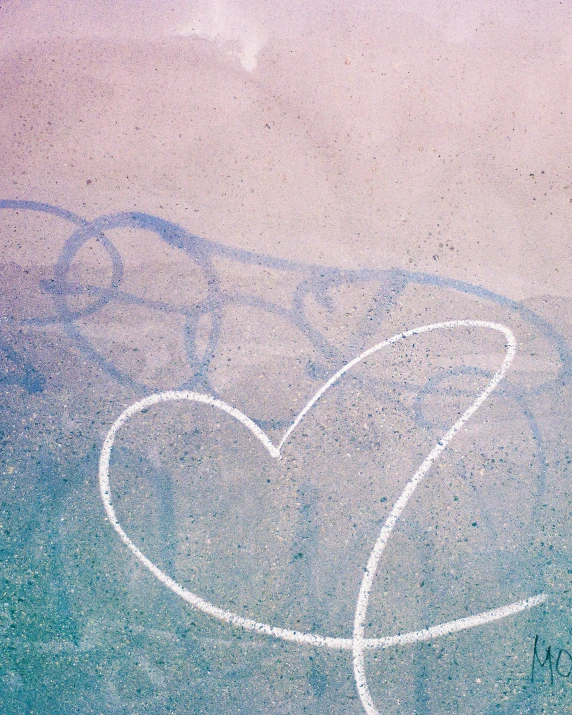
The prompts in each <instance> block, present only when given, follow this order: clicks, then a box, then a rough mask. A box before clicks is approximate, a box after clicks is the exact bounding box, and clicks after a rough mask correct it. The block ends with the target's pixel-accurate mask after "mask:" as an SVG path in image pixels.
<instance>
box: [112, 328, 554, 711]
mask: <svg viewBox="0 0 572 715" xmlns="http://www.w3.org/2000/svg"><path fill="white" fill-rule="evenodd" d="M459 327H466V328H471V327H474V328H486V329H489V330H494V331H497V332H500V333H502V334H503V335H504V336H505V338H506V354H505V357H504V359H503V361H502V365H501V367H500V369H499V370H497V371H496V372H495V374H494V375H493V377H492V379H491V380H490V381H489V382H488V384H487V385H486V387H485V388H484V389H483V390H482V391H481V392H480V393H479V395H478V396H477V398H476V399H475V401H474V402H473V403H472V404H471V405H470V406H469V407H468V408H467V409H466V410H465V412H464V413H463V414H462V416H461V417H460V418H459V419H458V420H457V421H456V422H455V423H454V424H453V425H452V426H451V427H450V428H449V429H448V430H447V432H446V433H445V434H444V435H443V436H442V437H441V438H440V439H439V440H438V441H437V443H436V444H435V446H434V447H433V449H432V450H431V451H430V453H429V454H428V455H427V457H425V459H424V460H423V462H422V463H421V465H420V466H419V468H418V469H417V471H416V472H415V474H414V475H413V476H412V477H411V479H410V480H409V481H408V482H407V484H406V485H405V487H404V489H403V491H402V493H401V495H400V496H399V498H398V499H397V501H396V502H395V504H394V505H393V507H392V509H391V511H390V513H389V516H388V517H387V519H386V520H385V523H384V524H383V526H382V529H381V532H380V534H379V536H378V538H377V540H376V542H375V544H374V547H373V549H372V551H371V554H370V556H369V559H368V562H367V566H366V568H365V570H364V576H363V579H362V583H361V586H360V589H359V594H358V597H357V602H356V608H355V617H354V624H353V637H352V638H333V637H330V636H323V635H319V634H315V633H303V632H300V631H294V630H290V629H287V628H280V627H277V626H272V625H270V624H267V623H260V622H258V621H255V620H252V619H250V618H244V617H243V616H239V615H238V614H237V613H234V612H232V611H228V610H225V609H223V608H220V607H218V606H216V605H214V604H212V603H210V602H209V601H206V600H204V599H203V598H201V597H200V596H199V595H197V594H196V593H194V592H192V591H189V590H188V589H185V588H183V587H182V586H180V585H179V584H178V583H177V582H176V581H175V580H174V579H172V578H171V577H170V576H168V575H167V574H166V573H164V572H163V571H162V570H161V569H159V568H158V567H157V566H156V565H155V564H154V563H153V562H152V561H151V560H150V559H148V558H147V557H146V556H145V554H144V553H143V552H142V551H141V550H140V549H139V548H138V547H137V546H136V545H135V544H134V543H133V541H131V539H130V538H129V536H128V535H127V534H126V532H125V531H124V529H123V527H122V526H121V524H120V522H119V520H118V518H117V515H116V513H115V509H114V507H113V503H112V497H111V485H110V476H109V467H110V459H111V452H112V449H113V445H114V442H115V437H116V435H117V433H118V431H119V430H120V429H121V427H123V426H124V425H125V424H126V423H127V422H128V421H129V420H130V419H131V418H132V417H133V416H135V415H136V414H138V413H140V412H142V411H143V410H146V409H148V408H149V407H150V406H152V405H155V404H159V403H162V402H170V401H180V400H188V401H191V402H197V403H201V404H204V405H210V406H211V407H213V408H215V409H219V410H221V411H223V412H226V413H227V414H228V415H230V416H231V417H233V418H234V419H236V420H237V421H238V422H239V423H241V424H242V425H243V426H244V427H245V428H246V429H248V430H249V431H250V432H251V433H252V434H253V435H254V436H255V437H256V438H257V439H258V440H259V441H260V442H261V443H262V444H263V446H264V447H265V449H266V450H267V451H268V453H269V454H270V456H271V457H273V458H275V459H278V458H279V457H280V452H281V449H282V447H283V445H284V444H285V442H286V441H287V440H288V438H289V436H290V435H291V434H292V432H293V431H294V430H295V429H296V427H297V426H298V424H299V423H300V422H301V421H302V419H303V418H304V416H305V415H306V414H307V413H308V411H309V410H311V409H312V407H313V406H314V405H315V404H316V403H317V402H318V400H319V399H320V398H321V397H322V396H323V395H324V394H325V393H326V392H327V390H329V389H330V388H331V387H332V386H333V385H335V384H336V382H338V381H339V380H340V379H341V378H342V377H343V376H344V375H345V374H346V373H347V372H348V371H349V370H351V369H352V368H353V367H354V366H355V365H357V364H358V363H359V362H361V361H362V360H364V359H366V358H367V357H369V356H371V355H373V354H374V353H376V352H378V351H379V350H381V349H383V348H385V347H387V346H390V345H392V344H394V343H397V342H398V341H400V340H404V339H406V338H409V337H411V336H414V335H420V334H422V333H426V332H430V331H435V330H446V329H452V328H459ZM515 354H516V340H515V337H514V334H513V333H512V331H511V330H510V328H508V327H506V326H504V325H501V324H499V323H493V322H488V321H482V320H453V321H448V322H443V323H434V324H431V325H424V326H421V327H418V328H414V329H412V330H407V331H405V332H403V333H399V334H397V335H394V336H393V337H391V338H388V339H387V340H384V341H383V342H381V343H378V344H377V345H374V346H373V347H371V348H369V349H368V350H366V351H364V352H363V353H361V354H360V355H358V356H357V357H355V358H354V359H353V360H351V361H350V362H348V363H347V364H346V365H344V366H343V367H342V368H341V369H340V370H338V372H336V373H335V374H334V375H333V376H332V377H331V378H330V379H329V380H328V381H327V382H326V383H325V384H324V385H323V386H322V387H321V388H320V389H319V390H318V391H317V392H316V394H315V395H314V396H313V397H312V398H311V399H310V400H309V402H308V403H307V404H306V405H305V406H304V407H303V409H302V410H301V411H300V412H299V413H298V415H297V416H296V418H295V419H294V421H293V422H292V424H291V425H290V427H289V428H288V429H287V430H286V432H285V434H284V436H283V438H282V440H281V441H280V443H279V445H278V446H275V445H274V444H273V443H272V442H271V440H270V439H269V437H268V436H267V434H266V433H265V432H264V431H263V430H262V429H261V428H260V427H259V426H258V425H257V424H256V423H255V422H253V421H252V420H251V419H250V418H249V417H247V416H246V415H245V414H244V413H242V412H241V411H240V410H238V409H236V408H235V407H232V406H231V405H228V404H227V403H225V402H223V401H222V400H218V399H216V398H214V397H212V396H210V395H204V394H200V393H197V392H191V391H167V392H161V393H156V394H153V395H150V396H149V397H146V398H143V399H142V400H139V401H137V402H135V403H134V404H132V405H131V406H130V407H128V408H127V409H126V410H124V411H123V412H122V414H121V415H120V416H119V417H118V418H117V419H116V420H115V422H114V423H113V425H112V426H111V428H110V430H109V432H108V433H107V435H106V437H105V440H104V442H103V446H102V449H101V454H100V459H99V486H100V494H101V498H102V501H103V505H104V508H105V511H106V513H107V517H108V519H109V521H110V523H111V525H112V526H113V528H114V529H115V531H116V532H117V533H118V535H119V537H120V538H121V540H122V541H123V543H124V544H125V545H126V546H127V548H128V549H129V550H130V551H131V553H132V554H133V555H134V556H135V557H136V558H137V559H138V560H139V561H140V562H141V563H142V564H143V565H144V566H145V567H146V568H147V569H148V570H149V571H150V572H151V573H152V574H153V575H154V576H155V577H156V578H157V579H158V580H159V581H160V582H161V583H163V584H164V585H165V586H167V588H169V589H171V591H173V592H174V593H176V594H177V595H178V596H180V597H181V598H182V599H183V600H185V601H186V602H187V603H189V604H190V605H191V606H193V607H194V608H197V609H198V610H200V611H203V612H204V613H206V614H207V615H209V616H212V617H214V618H217V619H219V620H221V621H223V622H225V623H229V624H231V625H233V626H235V627H239V628H243V629H246V630H249V631H253V632H255V633H259V634H261V635H267V636H272V637H274V638H280V639H282V640H285V641H291V642H294V643H299V644H306V645H312V646H317V647H325V648H333V649H347V650H350V649H351V650H352V654H353V668H354V677H355V683H356V687H357V691H358V694H359V697H360V700H361V702H362V705H363V707H364V710H365V711H366V713H367V715H379V713H378V710H377V708H376V706H375V704H374V702H373V699H372V696H371V693H370V690H369V686H368V682H367V677H366V668H365V651H366V650H369V649H375V648H388V647H390V646H394V645H399V644H402V645H403V644H409V643H415V642H419V641H427V640H431V639H433V638H436V637H439V636H444V635H446V634H448V633H454V632H458V631H461V630H465V629H467V628H474V627H476V626H480V625H484V624H485V623H490V622H492V621H495V620H499V619H502V618H506V617H508V616H511V615H514V614H516V613H519V612H522V611H524V610H527V609H530V608H533V607H534V606H537V605H539V604H541V603H543V602H544V601H546V595H545V594H543V593H540V594H538V595H535V596H533V597H531V598H527V599H524V600H521V601H516V602H513V603H510V604H507V605H505V606H502V607H499V608H495V609H492V610H489V611H484V612H482V613H478V614H475V615H473V616H469V617H466V618H461V619H457V620H454V621H449V622H447V623H441V624H438V625H435V626H431V627H429V628H425V629H423V630H420V631H413V632H410V633H405V634H400V635H396V636H386V637H381V638H366V637H365V621H366V616H367V608H368V603H369V598H370V594H371V591H372V588H373V584H374V580H375V576H376V573H377V570H378V566H379V562H380V559H381V556H382V554H383V552H384V550H385V547H386V546H387V543H388V541H389V539H390V537H391V534H392V532H393V530H394V528H395V526H396V525H397V523H398V521H399V519H400V518H401V515H402V513H403V511H404V510H405V508H406V506H407V504H408V502H409V500H410V499H411V497H412V495H413V494H414V492H415V490H416V489H417V487H418V486H419V484H420V483H421V481H422V480H423V479H424V477H425V476H426V475H427V474H428V472H429V471H430V469H431V467H432V466H433V464H434V462H435V461H436V460H437V459H438V458H439V456H440V455H441V454H442V453H443V451H444V450H445V449H446V448H447V446H448V445H449V443H450V442H451V440H452V439H453V438H454V437H455V435H457V434H458V433H459V432H460V430H462V429H463V427H464V426H465V425H466V423H467V422H468V421H469V420H470V418H471V417H472V416H473V415H474V414H475V413H476V412H477V410H478V409H479V408H480V407H481V406H482V405H483V403H484V402H485V401H486V400H487V399H488V397H489V396H490V395H491V393H492V392H493V391H494V390H495V389H496V387H497V386H498V384H499V383H500V382H501V380H502V379H503V378H504V376H505V374H506V372H507V370H508V369H509V367H510V365H511V363H512V361H513V359H514V356H515Z"/></svg>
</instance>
